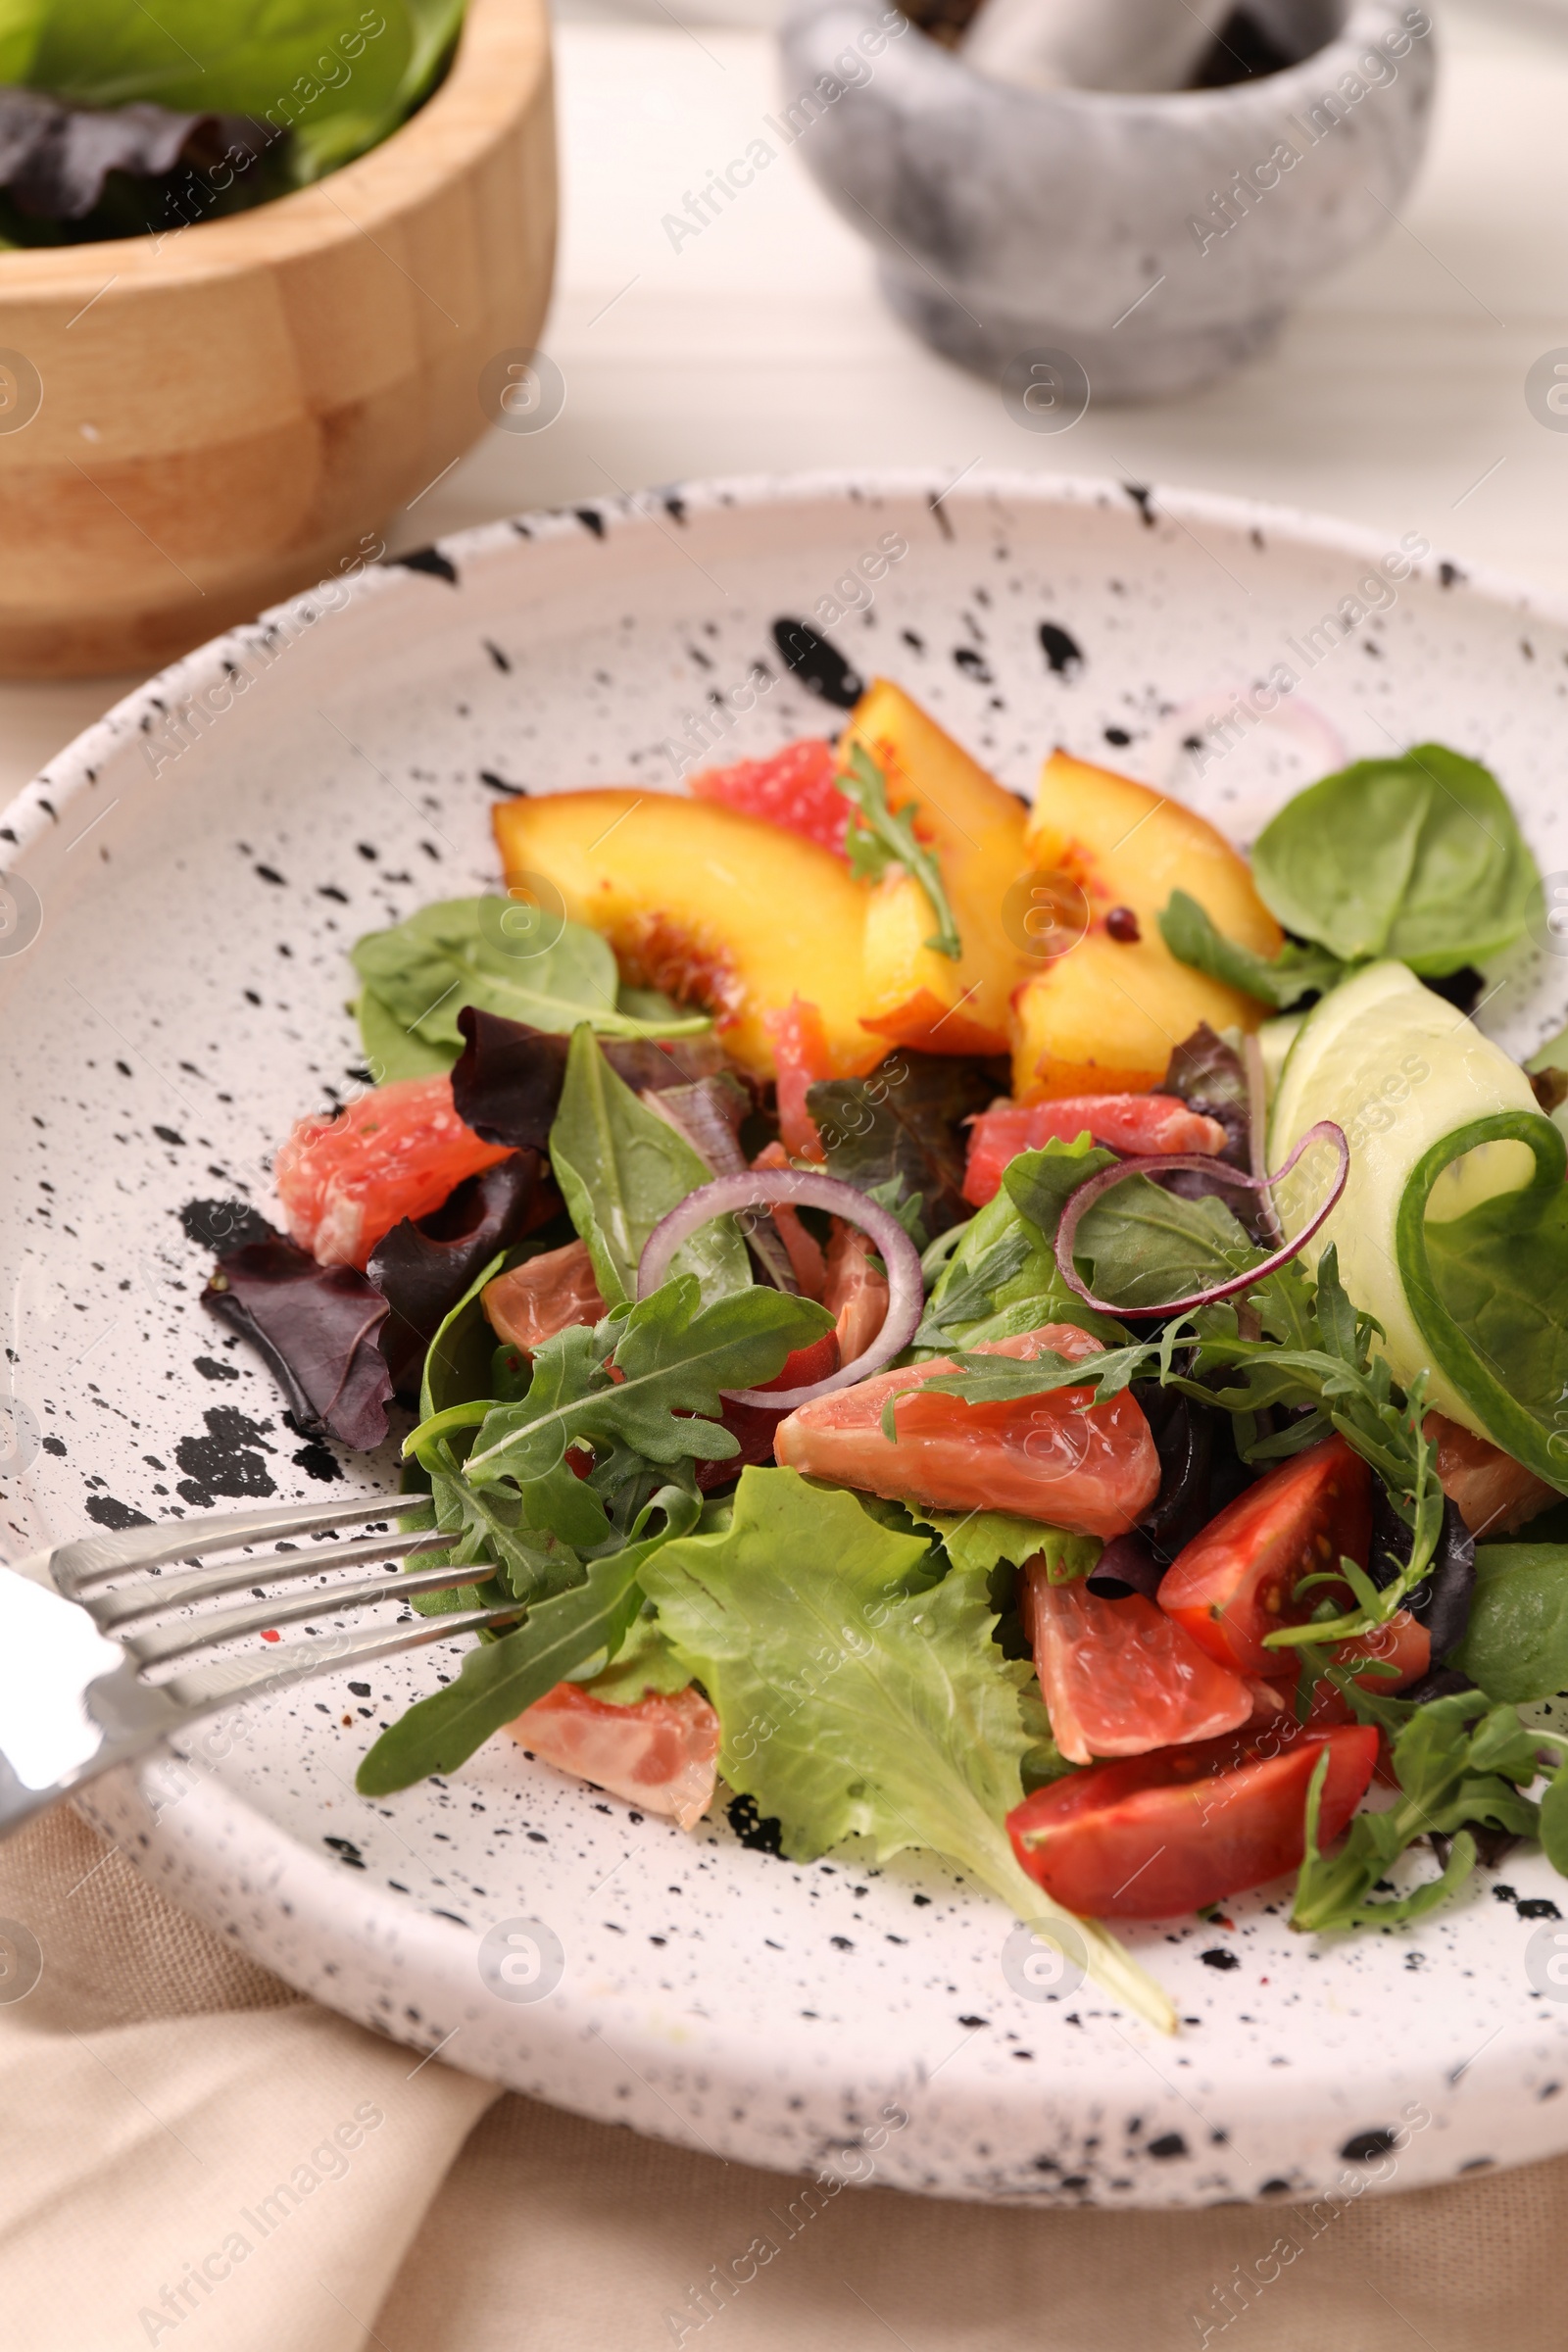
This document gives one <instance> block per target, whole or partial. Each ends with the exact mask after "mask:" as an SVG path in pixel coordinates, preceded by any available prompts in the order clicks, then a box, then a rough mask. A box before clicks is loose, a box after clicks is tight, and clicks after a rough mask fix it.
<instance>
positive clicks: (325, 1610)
mask: <svg viewBox="0 0 1568 2352" xmlns="http://www.w3.org/2000/svg"><path fill="white" fill-rule="evenodd" d="M495 1573H496V1572H495V1570H494V1569H493V1568H492V1567H490V1566H488V1565H487V1564H486V1563H484V1562H482V1561H481V1562H480V1563H479V1565H478V1566H474V1565H472V1564H471V1563H470V1564H468V1565H466V1566H464V1567H459V1568H425V1569H422V1570H421V1571H420V1572H419V1573H418V1574H417V1575H416V1576H397V1575H389V1576H383V1577H378V1578H377V1579H376V1581H375V1582H374V1584H363V1585H341V1586H333V1587H331V1588H329V1589H327V1590H325V1591H318V1592H312V1593H305V1594H304V1595H303V1596H302V1597H301V1598H299V1599H297V1600H284V1601H278V1600H276V1599H272V1600H253V1601H252V1602H251V1604H250V1606H249V1608H246V1609H230V1610H228V1611H227V1612H226V1614H225V1615H223V1616H221V1617H185V1618H182V1619H181V1620H180V1621H179V1623H178V1624H177V1625H164V1626H153V1627H152V1628H151V1629H150V1630H149V1631H148V1632H147V1633H145V1634H127V1635H126V1636H125V1637H124V1642H125V1647H126V1649H127V1650H128V1651H129V1653H130V1655H131V1656H132V1657H133V1658H135V1659H136V1660H137V1661H138V1663H139V1664H141V1665H142V1666H162V1665H164V1664H165V1663H166V1662H167V1661H168V1660H169V1659H170V1658H181V1657H185V1656H187V1655H188V1654H189V1653H190V1651H192V1650H194V1649H213V1648H216V1647H217V1646H218V1645H219V1644H220V1643H221V1642H238V1641H240V1640H242V1639H243V1638H244V1636H245V1635H247V1634H259V1633H263V1632H270V1630H271V1628H272V1627H273V1626H274V1625H300V1624H304V1623H305V1622H306V1621H307V1620H309V1619H311V1618H325V1617H340V1616H345V1615H348V1614H349V1613H351V1612H354V1611H358V1610H361V1609H366V1608H369V1607H372V1606H373V1605H374V1603H375V1602H376V1601H378V1600H406V1599H409V1598H411V1597H412V1596H413V1594H415V1593H451V1592H455V1591H457V1590H458V1589H459V1588H460V1587H461V1586H464V1585H483V1584H488V1583H489V1581H490V1579H491V1577H492V1576H494V1575H495ZM502 1613H503V1615H505V1614H507V1612H506V1611H503V1612H502ZM518 1613H519V1611H518V1608H517V1604H516V1602H514V1603H513V1605H512V1609H511V1614H512V1615H513V1616H516V1615H518Z"/></svg>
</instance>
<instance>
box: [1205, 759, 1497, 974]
mask: <svg viewBox="0 0 1568 2352" xmlns="http://www.w3.org/2000/svg"><path fill="white" fill-rule="evenodd" d="M1252 880H1253V882H1254V883H1255V884H1256V886H1257V891H1258V895H1259V897H1260V898H1261V899H1262V900H1263V903H1264V905H1265V906H1266V907H1268V908H1269V910H1270V912H1271V913H1272V914H1273V915H1274V916H1275V917H1276V918H1277V919H1278V921H1279V922H1280V923H1282V924H1283V925H1284V927H1285V929H1286V930H1287V931H1291V932H1294V933H1296V934H1297V935H1298V937H1299V938H1302V939H1307V940H1315V941H1316V942H1317V943H1318V944H1319V945H1320V946H1321V947H1325V948H1327V949H1329V950H1330V952H1331V953H1332V954H1333V955H1335V956H1339V957H1340V958H1341V959H1342V960H1343V961H1344V962H1346V963H1360V962H1364V961H1366V960H1368V959H1369V958H1371V957H1375V956H1392V957H1397V958H1398V959H1399V960H1400V961H1402V962H1404V963H1407V964H1408V965H1409V966H1410V968H1411V970H1412V971H1415V972H1419V973H1422V974H1426V975H1430V976H1434V977H1441V976H1442V975H1443V974H1444V973H1446V972H1456V971H1458V970H1459V969H1460V967H1461V966H1462V965H1464V964H1467V963H1479V962H1483V961H1485V959H1486V958H1487V957H1488V956H1493V955H1495V954H1496V952H1497V950H1498V949H1499V948H1504V947H1506V946H1508V944H1509V943H1510V942H1511V941H1512V940H1515V939H1517V938H1518V936H1519V934H1520V933H1521V932H1522V931H1523V929H1524V927H1525V921H1526V918H1527V916H1528V915H1529V912H1530V908H1531V906H1532V904H1533V902H1534V901H1535V899H1536V898H1537V897H1538V895H1539V893H1540V889H1541V880H1540V876H1539V874H1538V872H1537V870H1536V862H1535V859H1534V858H1532V857H1531V855H1530V852H1529V850H1528V849H1527V848H1526V847H1525V843H1524V839H1523V836H1522V835H1521V833H1520V831H1519V827H1518V825H1517V823H1516V822H1515V819H1514V814H1513V810H1512V809H1510V808H1509V806H1508V803H1507V800H1506V799H1505V798H1504V796H1503V794H1502V792H1501V790H1500V789H1499V787H1498V785H1497V782H1496V779H1495V777H1494V776H1492V775H1491V774H1489V772H1488V771H1487V769H1486V768H1484V767H1481V766H1478V765H1477V763H1476V762H1475V761H1474V760H1465V759H1462V758H1461V757H1460V755H1459V754H1458V753H1457V752H1450V751H1446V750H1445V748H1444V746H1443V745H1442V744H1436V743H1425V744H1420V745H1418V746H1417V747H1416V748H1415V749H1414V750H1413V751H1410V752H1407V753H1405V754H1404V756H1403V758H1402V759H1397V760H1358V761H1357V762H1356V763H1355V765H1354V766H1352V767H1348V768H1345V769H1343V770H1342V771H1341V772H1340V773H1339V774H1338V775H1333V776H1325V777H1324V779H1323V781H1322V782H1321V783H1319V784H1313V785H1310V786H1308V788H1307V790H1306V791H1305V792H1300V793H1298V794H1297V796H1296V798H1295V799H1294V800H1293V801H1290V802H1288V803H1287V804H1286V806H1285V808H1283V809H1281V810H1280V813H1279V814H1278V816H1276V817H1275V818H1273V820H1272V821H1271V822H1270V823H1269V824H1267V825H1265V826H1264V828H1263V831H1262V832H1261V833H1260V834H1259V835H1258V838H1257V841H1256V843H1255V845H1254V847H1253V850H1252Z"/></svg>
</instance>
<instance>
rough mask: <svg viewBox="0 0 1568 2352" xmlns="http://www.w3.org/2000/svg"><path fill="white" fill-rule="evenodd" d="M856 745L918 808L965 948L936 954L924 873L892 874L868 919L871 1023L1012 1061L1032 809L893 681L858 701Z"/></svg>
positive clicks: (853, 723) (895, 1039)
mask: <svg viewBox="0 0 1568 2352" xmlns="http://www.w3.org/2000/svg"><path fill="white" fill-rule="evenodd" d="M852 743H859V744H861V745H863V746H864V748H865V750H866V751H867V753H868V754H869V755H870V757H871V758H872V759H873V760H875V761H876V763H877V765H878V766H879V767H880V768H881V770H882V772H883V774H884V775H885V776H886V778H887V786H888V802H889V805H890V807H892V808H893V809H902V808H903V807H904V805H905V803H906V802H907V801H914V802H916V803H917V804H918V807H919V815H918V816H917V817H916V819H915V833H916V835H917V837H918V838H919V840H921V841H922V842H926V843H929V844H930V846H931V847H932V848H933V849H934V850H935V851H936V853H937V856H938V858H939V859H940V860H941V864H942V879H943V881H944V883H945V884H946V886H947V892H948V898H949V900H950V902H951V904H952V907H953V913H954V919H955V921H956V924H957V928H958V936H959V938H960V939H961V941H962V943H963V954H962V956H961V957H959V959H958V960H957V961H954V960H953V958H952V957H950V956H940V955H938V954H937V952H936V950H935V949H934V948H928V947H927V946H926V944H925V943H926V941H927V940H928V939H929V938H930V937H931V935H932V933H933V931H934V930H935V929H936V922H935V918H934V917H933V915H932V912H931V902H930V900H929V899H928V898H927V897H926V894H925V892H924V890H923V889H922V888H921V886H920V884H919V883H918V882H917V881H915V879H914V878H913V876H912V875H909V874H906V873H904V872H902V871H895V872H891V873H889V874H887V875H886V876H885V877H884V879H883V880H882V882H881V883H879V884H878V886H877V889H876V891H875V892H874V894H873V896H872V899H871V904H870V907H869V910H868V912H867V915H866V924H865V1002H864V1004H863V1005H862V1007H861V1012H860V1018H861V1019H862V1020H863V1021H864V1023H865V1025H866V1027H867V1028H868V1029H873V1030H875V1031H876V1033H877V1035H878V1036H879V1037H882V1038H886V1039H888V1040H890V1041H891V1042H892V1043H893V1044H895V1045H901V1046H917V1047H920V1048H922V1049H923V1050H924V1051H925V1052H926V1053H928V1054H1002V1053H1005V1051H1006V1046H1007V1001H1008V999H1009V997H1010V996H1011V994H1012V992H1013V990H1014V989H1015V988H1016V987H1017V985H1018V982H1019V980H1020V979H1021V978H1022V976H1023V974H1024V971H1025V970H1026V968H1027V967H1026V965H1025V962H1024V958H1023V956H1022V955H1021V954H1020V952H1019V950H1018V948H1017V947H1016V946H1015V945H1014V943H1013V941H1012V940H1011V939H1010V938H1009V937H1008V935H1007V930H1006V928H1005V924H1004V919H1003V907H1004V902H1005V899H1006V896H1007V893H1008V891H1009V890H1010V889H1011V888H1012V886H1013V884H1014V883H1015V882H1016V881H1017V879H1018V877H1019V875H1020V874H1021V873H1022V872H1023V870H1024V867H1025V865H1026V864H1027V863H1028V858H1027V855H1026V852H1025V849H1024V820H1025V815H1026V811H1025V809H1024V808H1023V805H1022V803H1021V802H1019V801H1018V800H1016V799H1015V798H1014V797H1013V795H1012V794H1011V793H1010V792H1005V791H1004V790H1003V788H1002V786H1001V785H1000V784H998V783H996V782H995V781H994V780H993V778H992V777H990V776H988V775H987V774H986V771H985V769H984V768H983V767H981V766H980V765H979V764H978V763H977V762H976V761H975V760H971V759H970V757H969V755H968V753H967V752H966V751H963V750H962V749H961V748H960V747H959V746H958V745H957V744H956V743H955V742H954V740H953V738H952V736H951V735H947V734H944V732H943V730H942V729H941V728H940V727H939V726H938V725H937V723H936V720H935V719H934V718H928V717H927V716H926V714H925V712H924V711H922V710H920V709H919V707H918V706H917V705H916V704H914V703H912V702H911V701H910V700H909V698H908V696H907V694H905V693H904V692H903V691H902V690H901V689H900V688H899V687H897V686H892V685H890V684H889V683H888V681H887V680H886V678H877V679H875V680H874V681H873V682H872V684H871V686H870V687H869V688H868V689H867V691H866V692H865V693H864V694H863V695H862V696H861V697H860V700H859V702H858V704H857V705H856V707H855V711H854V713H853V715H852V716H851V719H850V723H849V726H848V728H847V729H846V731H845V734H844V737H843V741H842V743H841V745H840V750H841V752H845V753H847V752H848V750H849V747H850V745H851V744H852Z"/></svg>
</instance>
